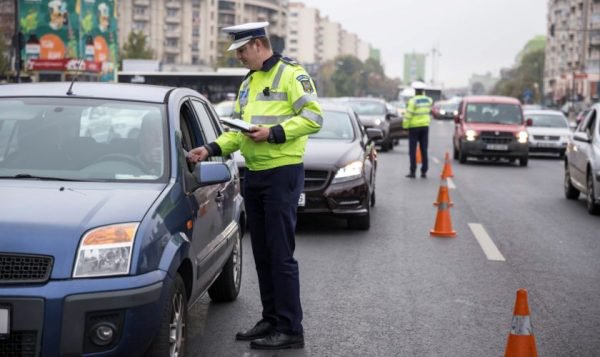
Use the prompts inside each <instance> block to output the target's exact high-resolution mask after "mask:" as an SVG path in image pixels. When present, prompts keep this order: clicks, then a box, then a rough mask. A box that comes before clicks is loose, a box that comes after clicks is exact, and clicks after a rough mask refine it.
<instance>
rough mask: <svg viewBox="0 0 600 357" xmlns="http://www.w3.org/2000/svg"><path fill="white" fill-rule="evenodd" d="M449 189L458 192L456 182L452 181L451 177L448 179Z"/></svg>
mask: <svg viewBox="0 0 600 357" xmlns="http://www.w3.org/2000/svg"><path fill="white" fill-rule="evenodd" d="M448 188H449V189H450V190H456V185H455V184H454V181H452V179H451V178H450V177H448Z"/></svg>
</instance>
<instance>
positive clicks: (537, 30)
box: [301, 0, 548, 87]
mask: <svg viewBox="0 0 600 357" xmlns="http://www.w3.org/2000/svg"><path fill="white" fill-rule="evenodd" d="M301 1H302V2H304V3H305V4H306V5H307V6H310V7H314V8H317V9H319V10H320V11H321V16H323V17H324V16H328V17H329V18H330V20H332V21H337V22H339V23H340V24H341V25H342V27H343V28H344V29H346V30H348V31H350V32H354V33H356V34H357V35H358V37H360V38H361V39H362V40H363V41H366V42H369V43H370V44H371V45H372V46H373V47H375V48H378V49H380V50H381V57H382V62H383V65H384V67H385V70H386V74H387V75H388V76H389V77H402V76H403V61H404V53H405V52H412V51H413V50H414V51H416V52H431V49H432V48H433V47H434V46H437V47H438V49H439V51H440V52H441V54H442V55H441V57H439V66H438V68H439V71H438V72H439V74H438V76H437V77H438V79H440V80H441V82H442V83H443V84H444V86H445V87H452V86H461V85H467V83H468V80H469V78H470V76H471V75H472V74H474V73H476V74H485V73H487V72H491V73H492V74H493V75H494V76H498V75H499V71H500V69H501V68H504V67H510V66H512V65H513V64H514V61H515V56H516V55H517V53H518V52H519V51H520V50H521V49H522V48H523V46H524V45H525V43H527V41H528V40H529V39H531V38H533V37H534V36H536V35H544V34H545V33H546V11H547V3H548V0H301ZM366 6H368V8H367V7H366ZM430 79H431V62H430V60H429V57H428V60H427V67H426V80H427V81H429V80H430Z"/></svg>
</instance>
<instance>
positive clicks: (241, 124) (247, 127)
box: [221, 119, 256, 133]
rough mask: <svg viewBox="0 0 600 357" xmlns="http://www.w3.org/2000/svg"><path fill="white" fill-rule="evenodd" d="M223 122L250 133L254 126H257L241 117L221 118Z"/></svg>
mask: <svg viewBox="0 0 600 357" xmlns="http://www.w3.org/2000/svg"><path fill="white" fill-rule="evenodd" d="M221 123H223V124H225V125H227V126H230V127H232V128H234V129H238V130H241V131H243V132H246V133H250V132H252V131H253V129H252V128H256V125H252V124H250V123H248V122H245V121H243V120H241V119H221Z"/></svg>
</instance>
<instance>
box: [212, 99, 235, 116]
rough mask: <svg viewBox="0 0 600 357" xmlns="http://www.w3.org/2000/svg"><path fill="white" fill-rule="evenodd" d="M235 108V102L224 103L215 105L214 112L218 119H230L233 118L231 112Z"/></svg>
mask: <svg viewBox="0 0 600 357" xmlns="http://www.w3.org/2000/svg"><path fill="white" fill-rule="evenodd" d="M234 108H235V102H233V101H226V102H221V103H219V104H216V105H215V110H216V111H217V115H218V116H219V117H231V116H233V110H234Z"/></svg>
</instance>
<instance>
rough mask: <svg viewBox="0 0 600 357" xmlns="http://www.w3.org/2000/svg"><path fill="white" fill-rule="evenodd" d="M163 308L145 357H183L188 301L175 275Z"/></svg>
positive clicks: (181, 281) (179, 279) (180, 282)
mask: <svg viewBox="0 0 600 357" xmlns="http://www.w3.org/2000/svg"><path fill="white" fill-rule="evenodd" d="M168 296H169V298H168V300H167V301H166V302H165V304H164V306H163V311H162V314H161V315H162V316H161V321H160V329H159V331H158V335H157V336H156V338H154V341H153V342H152V345H151V346H150V349H149V350H148V353H147V354H146V356H157V357H158V356H160V357H164V356H172V357H174V356H184V355H185V337H186V332H187V329H186V323H187V309H188V301H187V294H186V292H185V284H184V283H183V278H181V275H179V274H177V276H176V277H175V281H174V282H173V285H172V286H171V291H170V293H169V294H168Z"/></svg>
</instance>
